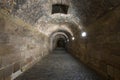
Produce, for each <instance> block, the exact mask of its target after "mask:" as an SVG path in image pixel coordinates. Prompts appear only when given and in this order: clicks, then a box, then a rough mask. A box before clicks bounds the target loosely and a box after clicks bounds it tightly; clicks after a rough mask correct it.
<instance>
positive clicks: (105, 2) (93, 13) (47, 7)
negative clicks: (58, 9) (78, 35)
mask: <svg viewBox="0 0 120 80" xmlns="http://www.w3.org/2000/svg"><path fill="white" fill-rule="evenodd" d="M56 3H58V4H60V3H62V4H66V5H69V10H68V14H71V15H74V16H75V17H77V18H79V20H80V21H81V23H82V24H83V25H87V24H89V23H92V22H93V21H95V20H96V19H99V18H100V17H101V16H104V14H106V13H107V12H109V11H111V10H113V9H114V8H115V7H117V6H118V5H119V4H120V0H27V1H24V0H23V4H20V5H19V4H18V5H19V9H18V10H17V12H15V14H16V15H17V16H18V17H21V18H22V19H24V20H25V21H27V22H29V23H32V24H34V23H36V22H37V21H38V20H39V19H40V18H41V17H43V16H48V17H49V15H51V10H52V4H56Z"/></svg>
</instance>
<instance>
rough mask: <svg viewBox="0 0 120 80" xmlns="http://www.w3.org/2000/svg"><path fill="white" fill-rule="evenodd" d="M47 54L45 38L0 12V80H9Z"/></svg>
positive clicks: (34, 29) (46, 39)
mask: <svg viewBox="0 0 120 80" xmlns="http://www.w3.org/2000/svg"><path fill="white" fill-rule="evenodd" d="M47 54H48V38H47V36H45V35H43V34H41V33H40V32H39V31H38V30H37V29H36V28H35V27H33V26H31V25H28V24H27V23H25V22H23V21H22V20H20V19H19V18H17V17H13V16H10V15H8V14H6V11H4V10H2V11H1V10H0V80H11V78H14V77H16V75H18V74H20V73H22V72H24V71H25V70H27V69H28V68H30V67H31V66H32V65H33V64H34V63H36V62H37V61H38V60H39V59H41V58H42V57H44V56H45V55H47Z"/></svg>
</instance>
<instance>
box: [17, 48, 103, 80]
mask: <svg viewBox="0 0 120 80" xmlns="http://www.w3.org/2000/svg"><path fill="white" fill-rule="evenodd" d="M15 80H104V79H102V77H101V76H100V75H98V74H97V73H95V72H94V71H92V70H91V69H89V68H88V67H86V66H85V65H83V64H82V63H80V62H78V61H77V60H76V59H74V58H73V57H72V56H71V55H70V54H68V53H67V52H66V51H64V50H59V49H58V50H55V51H54V52H53V53H52V54H49V55H48V56H46V57H45V58H44V59H42V60H41V61H39V62H38V63H37V64H36V65H35V66H33V67H32V68H31V69H29V70H28V71H26V72H25V73H24V74H22V75H20V76H19V77H18V78H16V79H15Z"/></svg>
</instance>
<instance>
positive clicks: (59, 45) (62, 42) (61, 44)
mask: <svg viewBox="0 0 120 80" xmlns="http://www.w3.org/2000/svg"><path fill="white" fill-rule="evenodd" d="M65 45H66V43H65V40H64V39H63V38H60V39H58V41H57V43H56V48H65Z"/></svg>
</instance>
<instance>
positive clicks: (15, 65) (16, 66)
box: [13, 62, 20, 73]
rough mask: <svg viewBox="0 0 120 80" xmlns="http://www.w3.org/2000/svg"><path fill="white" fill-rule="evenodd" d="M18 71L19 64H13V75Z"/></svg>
mask: <svg viewBox="0 0 120 80" xmlns="http://www.w3.org/2000/svg"><path fill="white" fill-rule="evenodd" d="M18 70H20V62H17V63H15V64H14V68H13V73H15V72H17V71H18Z"/></svg>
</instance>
